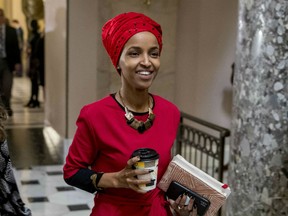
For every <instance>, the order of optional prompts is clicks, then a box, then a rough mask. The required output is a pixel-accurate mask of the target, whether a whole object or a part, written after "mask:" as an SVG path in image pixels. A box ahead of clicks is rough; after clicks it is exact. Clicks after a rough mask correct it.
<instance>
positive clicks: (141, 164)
mask: <svg viewBox="0 0 288 216" xmlns="http://www.w3.org/2000/svg"><path fill="white" fill-rule="evenodd" d="M136 156H139V157H140V160H139V161H138V162H136V163H135V164H134V165H133V168H134V169H146V170H149V173H147V174H144V175H137V178H138V179H142V180H147V179H149V180H151V182H150V183H148V184H141V185H139V187H140V188H141V189H142V190H144V191H150V190H153V189H154V188H155V187H156V183H157V174H158V162H159V154H158V153H157V152H156V151H155V150H154V149H150V148H140V149H137V150H135V151H134V152H133V154H132V157H136Z"/></svg>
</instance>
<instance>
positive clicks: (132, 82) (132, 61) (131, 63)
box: [119, 32, 160, 90]
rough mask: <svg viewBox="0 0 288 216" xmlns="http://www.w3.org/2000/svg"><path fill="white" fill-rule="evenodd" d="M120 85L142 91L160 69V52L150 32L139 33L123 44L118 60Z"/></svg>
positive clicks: (149, 84) (148, 85)
mask: <svg viewBox="0 0 288 216" xmlns="http://www.w3.org/2000/svg"><path fill="white" fill-rule="evenodd" d="M119 67H120V69H121V80H122V85H125V87H128V88H132V89H136V90H144V89H148V88H149V87H150V86H151V85H152V82H153V80H154V79H155V77H156V75H157V73H158V70H159V67H160V50H159V44H158V41H157V39H156V37H155V36H154V35H153V34H152V33H150V32H139V33H137V34H135V35H133V36H132V37H131V38H130V39H129V40H128V41H127V43H126V44H125V46H124V48H123V51H122V53H121V56H120V59H119Z"/></svg>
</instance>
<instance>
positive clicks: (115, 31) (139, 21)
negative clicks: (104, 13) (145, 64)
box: [102, 12, 162, 68]
mask: <svg viewBox="0 0 288 216" xmlns="http://www.w3.org/2000/svg"><path fill="white" fill-rule="evenodd" d="M143 31H149V32H151V33H152V34H154V35H155V37H156V38H157V41H158V44H159V48H160V52H161V49H162V30H161V26H160V25H159V24H158V23H156V22H155V21H154V20H152V19H151V18H149V17H147V16H145V15H144V14H141V13H135V12H129V13H123V14H120V15H118V16H116V17H114V18H112V19H110V20H108V21H107V22H106V23H105V25H104V26H103V28H102V41H103V44H104V47H105V48H106V51H107V52H108V54H109V56H110V58H111V60H112V63H113V65H114V66H115V68H117V64H118V61H119V57H120V55H121V52H122V50H123V47H124V45H125V43H126V42H127V41H128V40H129V39H130V38H131V37H132V36H133V35H135V34H137V33H139V32H143Z"/></svg>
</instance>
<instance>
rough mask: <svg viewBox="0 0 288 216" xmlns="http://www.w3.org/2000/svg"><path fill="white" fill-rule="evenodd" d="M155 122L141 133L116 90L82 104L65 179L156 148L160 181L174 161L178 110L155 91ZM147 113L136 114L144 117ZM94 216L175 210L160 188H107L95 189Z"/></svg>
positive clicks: (114, 167)
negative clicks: (128, 120) (140, 150)
mask: <svg viewBox="0 0 288 216" xmlns="http://www.w3.org/2000/svg"><path fill="white" fill-rule="evenodd" d="M153 99H154V107H153V112H154V114H155V116H156V117H155V119H154V122H153V126H152V127H151V128H149V129H148V130H147V131H145V132H144V133H139V132H138V131H137V130H135V129H133V128H131V127H130V126H129V125H127V123H126V119H125V116H124V114H125V112H124V109H123V107H122V106H121V105H120V104H118V102H117V101H116V100H115V99H114V98H113V96H112V95H110V96H108V97H105V98H103V99H102V100H99V101H97V102H94V103H92V104H89V105H86V106H84V107H83V108H82V110H81V112H80V115H79V117H78V120H77V127H78V128H77V131H76V133H75V136H74V139H73V142H72V144H71V146H70V149H69V153H68V155H67V158H66V163H65V165H64V178H65V179H66V178H69V177H71V176H73V175H74V174H75V173H76V172H77V171H78V170H79V169H80V168H87V167H91V169H92V170H94V171H97V172H116V171H119V170H122V169H123V168H124V167H125V166H126V163H127V160H129V158H130V156H131V154H132V152H133V151H134V150H136V149H138V148H152V149H154V150H156V151H157V152H158V153H159V155H160V158H159V164H158V181H159V180H160V179H161V177H162V176H163V174H164V172H165V170H166V168H167V166H168V164H169V162H170V160H171V147H172V145H173V143H174V140H175V138H176V134H177V129H178V125H179V121H180V112H179V110H178V108H177V107H176V106H175V105H174V104H172V103H171V102H169V101H167V100H165V99H164V98H161V97H159V96H156V95H153ZM147 116H148V113H147V114H144V115H143V114H142V115H140V114H139V115H135V118H137V119H138V120H143V121H145V120H146V119H147ZM94 204H95V205H94V208H93V210H92V213H91V216H94V215H95V216H96V215H97V216H101V215H103V216H107V215H113V216H122V215H123V216H124V215H125V216H127V215H128V216H129V215H137V216H148V215H150V216H154V215H155V216H162V215H163V216H166V215H171V213H170V210H168V204H167V202H166V201H165V196H164V193H163V192H162V191H161V190H160V189H158V188H156V189H154V190H152V191H150V192H147V193H146V194H140V193H137V192H134V191H133V190H131V189H124V188H121V189H119V188H118V189H116V188H105V189H104V190H103V191H101V192H100V193H96V195H95V198H94Z"/></svg>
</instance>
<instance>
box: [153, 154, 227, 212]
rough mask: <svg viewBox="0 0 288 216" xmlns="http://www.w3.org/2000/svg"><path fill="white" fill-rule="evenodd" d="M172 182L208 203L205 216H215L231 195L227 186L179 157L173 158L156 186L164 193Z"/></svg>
mask: <svg viewBox="0 0 288 216" xmlns="http://www.w3.org/2000/svg"><path fill="white" fill-rule="evenodd" d="M172 181H176V182H179V183H180V184H182V185H184V186H185V187H187V188H189V189H190V190H192V191H194V192H196V193H198V194H200V195H202V196H203V197H205V198H207V199H208V200H209V201H210V206H209V209H208V210H207V212H206V214H205V216H214V215H216V213H217V212H218V211H219V209H220V208H221V206H223V205H224V203H225V201H226V200H227V198H228V196H229V195H230V193H231V190H230V188H229V187H228V185H227V184H223V183H221V182H220V181H218V180H217V179H215V178H213V177H212V176H210V175H208V174H207V173H205V172H204V171H202V170H200V169H199V168H197V167H195V166H194V165H192V164H191V163H189V162H188V161H186V160H185V158H183V157H182V156H181V155H176V156H174V157H173V159H172V161H171V162H170V163H169V166H168V168H167V170H166V172H165V173H164V175H163V177H162V178H161V180H160V181H159V183H158V185H157V186H158V187H159V188H160V189H161V190H163V191H164V192H166V191H167V189H168V187H169V185H170V183H171V182H172Z"/></svg>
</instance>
